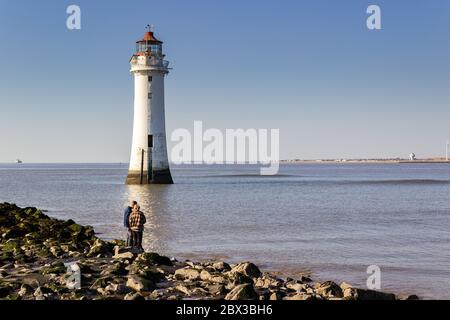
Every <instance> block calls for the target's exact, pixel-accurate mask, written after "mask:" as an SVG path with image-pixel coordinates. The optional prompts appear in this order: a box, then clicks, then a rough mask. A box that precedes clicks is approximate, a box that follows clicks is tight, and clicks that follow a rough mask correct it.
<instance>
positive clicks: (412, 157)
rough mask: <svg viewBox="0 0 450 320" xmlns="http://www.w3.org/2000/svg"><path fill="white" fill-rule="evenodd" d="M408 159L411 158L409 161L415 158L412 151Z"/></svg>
mask: <svg viewBox="0 0 450 320" xmlns="http://www.w3.org/2000/svg"><path fill="white" fill-rule="evenodd" d="M409 160H411V161H414V160H416V155H415V154H414V153H411V154H410V155H409Z"/></svg>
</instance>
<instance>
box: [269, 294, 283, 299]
mask: <svg viewBox="0 0 450 320" xmlns="http://www.w3.org/2000/svg"><path fill="white" fill-rule="evenodd" d="M281 299H282V297H281V294H279V293H278V292H273V293H272V294H271V295H270V297H269V300H281Z"/></svg>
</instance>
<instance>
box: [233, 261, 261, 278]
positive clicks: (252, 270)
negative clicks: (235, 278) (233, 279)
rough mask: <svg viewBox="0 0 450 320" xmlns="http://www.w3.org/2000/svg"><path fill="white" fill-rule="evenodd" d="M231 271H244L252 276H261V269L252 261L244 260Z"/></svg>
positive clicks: (243, 272) (248, 275)
mask: <svg viewBox="0 0 450 320" xmlns="http://www.w3.org/2000/svg"><path fill="white" fill-rule="evenodd" d="M230 273H242V274H244V275H246V276H247V277H250V278H259V277H261V275H262V274H261V271H260V270H259V269H258V267H257V266H255V265H254V264H253V263H251V262H243V263H240V264H238V265H237V266H235V267H234V268H232V269H231V271H230Z"/></svg>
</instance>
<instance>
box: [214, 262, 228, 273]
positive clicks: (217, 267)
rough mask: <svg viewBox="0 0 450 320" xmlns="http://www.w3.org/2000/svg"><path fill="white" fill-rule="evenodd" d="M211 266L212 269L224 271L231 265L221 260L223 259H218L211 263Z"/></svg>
mask: <svg viewBox="0 0 450 320" xmlns="http://www.w3.org/2000/svg"><path fill="white" fill-rule="evenodd" d="M211 267H212V268H213V269H215V270H216V271H220V272H224V271H230V270H231V267H230V265H229V264H228V263H226V262H223V261H218V262H215V263H213V264H212V265H211Z"/></svg>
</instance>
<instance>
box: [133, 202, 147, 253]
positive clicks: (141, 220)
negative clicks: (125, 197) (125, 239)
mask: <svg viewBox="0 0 450 320" xmlns="http://www.w3.org/2000/svg"><path fill="white" fill-rule="evenodd" d="M140 208H141V207H140V206H139V205H137V204H135V205H134V206H133V210H132V211H131V214H130V217H129V226H130V229H131V246H132V247H133V248H138V249H140V250H143V248H142V235H143V233H144V224H145V222H147V220H146V219H145V216H144V213H143V212H142V211H141V210H140Z"/></svg>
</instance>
